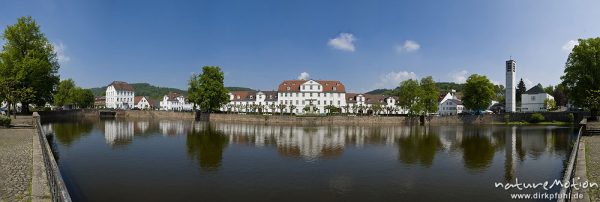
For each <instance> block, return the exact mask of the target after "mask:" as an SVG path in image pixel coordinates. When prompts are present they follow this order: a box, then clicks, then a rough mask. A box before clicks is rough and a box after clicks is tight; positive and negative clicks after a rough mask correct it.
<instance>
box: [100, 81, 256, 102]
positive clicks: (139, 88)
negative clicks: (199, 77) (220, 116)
mask: <svg viewBox="0 0 600 202" xmlns="http://www.w3.org/2000/svg"><path fill="white" fill-rule="evenodd" d="M129 85H131V86H132V87H133V89H134V90H135V95H136V96H148V97H150V99H154V100H162V98H163V96H164V95H166V94H167V93H169V92H176V93H179V94H182V95H184V96H185V95H187V90H181V89H177V88H168V87H158V86H154V85H151V84H149V83H130V84H129ZM106 87H107V86H104V87H96V88H90V90H92V92H94V95H95V96H104V95H105V94H106ZM225 88H226V89H227V90H229V91H242V90H249V91H255V90H254V89H251V88H246V87H225Z"/></svg>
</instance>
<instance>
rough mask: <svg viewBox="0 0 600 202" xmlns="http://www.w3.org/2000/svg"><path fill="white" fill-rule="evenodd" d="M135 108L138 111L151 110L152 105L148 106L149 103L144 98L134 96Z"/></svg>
mask: <svg viewBox="0 0 600 202" xmlns="http://www.w3.org/2000/svg"><path fill="white" fill-rule="evenodd" d="M134 100H135V107H136V108H138V109H151V108H152V105H150V101H148V99H147V98H146V96H136V97H135V99H134Z"/></svg>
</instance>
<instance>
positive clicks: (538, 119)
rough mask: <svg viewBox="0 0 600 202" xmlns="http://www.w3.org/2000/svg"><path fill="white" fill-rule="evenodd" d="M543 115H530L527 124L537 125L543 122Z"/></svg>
mask: <svg viewBox="0 0 600 202" xmlns="http://www.w3.org/2000/svg"><path fill="white" fill-rule="evenodd" d="M544 120H545V118H544V115H542V114H540V113H534V114H532V115H531V117H529V122H530V123H539V122H542V121H544Z"/></svg>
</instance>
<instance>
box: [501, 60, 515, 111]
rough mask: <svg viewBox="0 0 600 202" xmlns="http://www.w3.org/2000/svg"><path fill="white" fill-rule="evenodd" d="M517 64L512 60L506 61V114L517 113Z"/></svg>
mask: <svg viewBox="0 0 600 202" xmlns="http://www.w3.org/2000/svg"><path fill="white" fill-rule="evenodd" d="M516 68H517V63H516V62H515V61H514V60H512V59H510V60H508V61H506V91H505V103H506V107H505V108H504V110H505V111H506V112H515V111H517V104H516V103H517V100H516V90H515V74H516Z"/></svg>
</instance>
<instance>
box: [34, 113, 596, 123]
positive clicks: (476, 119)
mask: <svg viewBox="0 0 600 202" xmlns="http://www.w3.org/2000/svg"><path fill="white" fill-rule="evenodd" d="M114 112H116V118H139V119H186V120H194V119H196V120H202V121H206V120H210V121H216V122H252V123H261V124H270V123H281V124H298V125H322V124H418V123H419V118H418V117H415V118H410V117H404V116H344V115H340V116H319V117H299V116H290V115H283V116H280V115H251V114H243V115H242V114H196V113H194V112H173V111H144V110H115V111H114ZM39 114H40V116H41V117H42V120H43V121H44V120H69V119H81V118H95V119H97V118H99V114H100V113H99V111H98V110H66V111H50V112H39ZM531 114H532V113H513V114H510V115H509V119H510V120H509V121H511V122H516V121H528V120H529V118H530V117H531ZM541 114H542V115H544V117H545V119H546V121H561V122H568V121H569V118H568V114H569V113H568V112H544V113H541ZM588 114H589V113H574V115H575V120H574V122H575V123H578V122H579V121H581V119H582V118H583V116H584V115H588ZM504 116H505V115H504V114H488V115H454V116H432V117H428V118H427V122H429V123H430V124H436V125H439V124H491V123H494V122H504V121H505V117H504Z"/></svg>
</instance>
